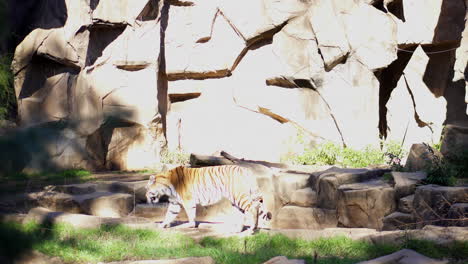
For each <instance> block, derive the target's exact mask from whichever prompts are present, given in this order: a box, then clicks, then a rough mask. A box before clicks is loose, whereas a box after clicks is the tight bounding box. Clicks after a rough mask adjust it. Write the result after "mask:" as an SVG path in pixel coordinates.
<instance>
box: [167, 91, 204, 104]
mask: <svg viewBox="0 0 468 264" xmlns="http://www.w3.org/2000/svg"><path fill="white" fill-rule="evenodd" d="M200 95H201V93H172V94H169V100H170V101H171V103H177V102H183V101H187V100H191V99H195V98H198V97H200Z"/></svg>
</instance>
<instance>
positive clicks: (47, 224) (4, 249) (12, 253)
mask: <svg viewBox="0 0 468 264" xmlns="http://www.w3.org/2000/svg"><path fill="white" fill-rule="evenodd" d="M61 214H63V213H62V212H54V213H50V216H49V215H47V217H45V218H44V219H43V220H42V221H41V222H39V223H38V225H36V226H33V227H32V228H30V229H29V230H25V228H23V227H22V226H21V225H20V224H16V223H12V222H6V223H4V222H1V223H0V234H2V235H1V236H0V256H1V257H4V259H0V260H2V263H5V264H10V263H11V264H13V263H16V262H17V261H19V260H21V261H24V260H29V259H31V260H30V262H28V263H33V262H34V261H35V260H34V259H33V256H32V254H31V253H32V251H33V250H34V245H37V244H39V243H44V242H46V241H48V240H50V239H52V229H53V224H52V219H53V218H56V217H58V216H60V215H61Z"/></svg>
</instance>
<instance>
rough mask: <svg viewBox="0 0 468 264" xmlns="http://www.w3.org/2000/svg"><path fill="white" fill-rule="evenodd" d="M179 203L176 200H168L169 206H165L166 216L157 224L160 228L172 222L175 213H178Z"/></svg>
mask: <svg viewBox="0 0 468 264" xmlns="http://www.w3.org/2000/svg"><path fill="white" fill-rule="evenodd" d="M180 209H181V207H180V205H179V203H176V202H170V203H169V206H168V207H167V212H166V216H165V218H164V221H163V222H162V223H161V224H159V227H160V228H167V227H170V226H171V223H172V222H174V220H175V219H176V217H177V215H179V213H180Z"/></svg>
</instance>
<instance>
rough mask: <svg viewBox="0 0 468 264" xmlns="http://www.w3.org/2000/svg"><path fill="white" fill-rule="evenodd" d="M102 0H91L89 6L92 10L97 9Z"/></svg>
mask: <svg viewBox="0 0 468 264" xmlns="http://www.w3.org/2000/svg"><path fill="white" fill-rule="evenodd" d="M99 1H100V0H91V1H90V3H89V7H90V8H91V10H92V11H94V10H96V8H97V6H98V5H99Z"/></svg>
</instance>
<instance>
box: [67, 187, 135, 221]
mask: <svg viewBox="0 0 468 264" xmlns="http://www.w3.org/2000/svg"><path fill="white" fill-rule="evenodd" d="M75 199H76V200H78V201H79V202H80V206H81V208H82V211H83V212H84V213H86V214H90V215H96V216H103V217H123V216H127V215H128V214H129V213H130V212H132V211H133V208H134V205H135V201H134V199H133V195H131V194H125V193H101V192H96V193H92V194H90V195H83V196H76V197H75Z"/></svg>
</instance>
